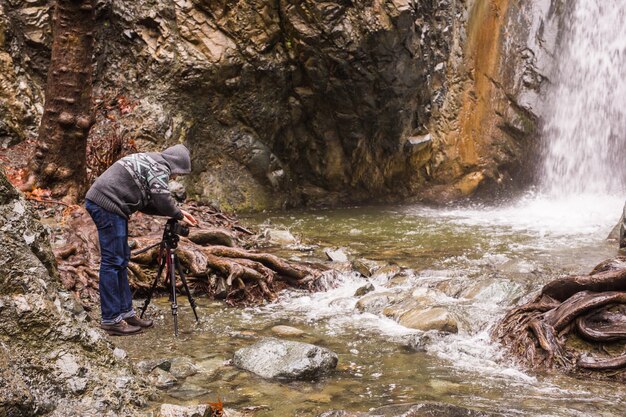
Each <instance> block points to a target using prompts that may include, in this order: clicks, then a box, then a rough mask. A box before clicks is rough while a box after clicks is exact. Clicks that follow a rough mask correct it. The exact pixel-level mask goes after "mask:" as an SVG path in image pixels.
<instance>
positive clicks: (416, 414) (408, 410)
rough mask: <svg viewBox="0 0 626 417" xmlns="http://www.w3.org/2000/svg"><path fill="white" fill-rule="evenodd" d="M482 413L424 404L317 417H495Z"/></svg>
mask: <svg viewBox="0 0 626 417" xmlns="http://www.w3.org/2000/svg"><path fill="white" fill-rule="evenodd" d="M497 415H499V414H491V413H486V412H482V411H475V410H470V409H468V408H463V407H458V406H456V405H451V404H444V403H437V402H423V403H418V404H402V405H388V406H384V407H381V408H377V409H375V410H372V411H370V412H366V413H359V412H351V411H343V410H339V411H327V412H325V413H322V414H318V415H317V417H422V416H423V417H431V416H432V417H495V416H497Z"/></svg>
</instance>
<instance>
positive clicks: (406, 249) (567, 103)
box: [118, 0, 626, 417]
mask: <svg viewBox="0 0 626 417" xmlns="http://www.w3.org/2000/svg"><path fill="white" fill-rule="evenodd" d="M625 19H626V2H624V1H623V0H606V1H582V0H581V1H578V2H577V3H576V6H575V7H574V9H573V11H572V14H571V16H570V22H571V27H570V28H569V29H568V30H567V31H566V33H565V34H564V36H563V39H562V42H561V43H562V44H561V51H560V58H559V64H560V65H559V68H557V69H556V74H554V75H553V77H552V78H551V80H552V87H551V90H550V91H549V92H548V95H547V96H548V102H547V106H546V108H547V110H546V115H545V121H546V123H545V127H544V131H543V137H544V139H545V150H544V151H545V163H544V165H543V168H542V175H541V176H542V178H543V181H542V183H541V184H540V185H539V187H538V191H537V192H536V194H532V193H529V194H528V195H526V196H525V197H523V198H521V199H520V200H518V201H516V202H513V203H510V204H503V205H499V206H495V207H488V206H465V207H451V208H436V209H435V208H428V207H423V206H405V207H400V206H396V207H366V208H349V209H341V210H326V211H314V212H310V211H303V212H291V213H277V214H276V213H274V214H268V215H258V216H255V217H252V218H248V219H246V221H247V222H248V223H249V224H250V225H252V226H257V227H259V228H264V227H268V228H286V229H289V230H290V231H291V232H292V233H293V234H295V235H296V236H298V237H299V238H300V239H301V241H300V242H299V244H296V245H293V246H292V247H291V248H283V249H279V250H278V252H279V253H280V254H281V255H282V256H285V257H287V258H291V259H297V260H318V261H319V260H321V259H324V257H325V255H324V253H323V250H324V249H325V248H329V247H334V248H343V250H344V252H345V253H346V254H348V256H349V257H350V258H351V259H359V258H365V259H368V260H372V261H376V262H378V263H379V264H380V265H383V266H384V265H388V264H390V263H394V264H396V265H398V266H399V267H389V266H386V267H383V268H384V269H383V271H387V273H379V274H375V275H374V276H373V277H372V278H371V279H369V280H368V279H366V278H364V277H362V276H360V275H359V274H358V273H354V272H350V271H348V270H346V272H345V273H343V274H342V275H341V277H340V282H338V283H337V285H336V286H335V287H334V288H332V289H330V290H328V291H326V292H320V293H306V292H288V293H284V294H282V296H281V298H280V300H279V301H278V302H276V303H273V304H269V305H265V306H261V307H256V308H246V309H234V308H228V307H225V306H224V305H223V304H221V303H218V302H210V301H207V300H202V299H201V300H199V304H200V307H199V313H200V317H201V320H200V324H199V325H195V323H194V322H193V320H191V318H192V315H191V312H190V309H189V307H188V306H187V303H186V300H184V299H181V301H180V306H181V308H180V310H179V311H180V314H181V325H180V327H181V329H182V334H181V337H179V338H178V339H177V338H175V337H174V336H173V334H172V333H173V332H172V331H171V326H172V323H171V315H170V314H169V303H168V301H167V300H166V299H161V300H157V302H156V304H157V305H158V306H159V307H161V310H160V312H161V313H160V314H161V315H160V317H158V318H157V328H156V329H154V330H150V331H147V332H145V333H144V334H142V335H139V336H135V337H133V338H122V339H124V340H120V341H119V342H118V343H119V344H120V345H121V346H122V347H123V348H125V349H126V350H127V351H128V352H129V354H130V356H131V357H132V358H134V359H147V358H163V357H176V356H186V357H189V358H191V359H192V360H193V361H194V363H196V364H197V365H198V366H199V367H200V369H201V372H200V373H198V374H197V375H195V376H192V377H189V378H187V379H186V380H185V382H184V383H183V384H182V385H179V386H176V387H175V388H172V389H170V390H169V391H167V392H165V394H164V398H162V400H163V401H165V402H173V403H181V404H192V403H206V402H213V401H216V400H217V398H218V396H219V398H221V399H222V400H223V401H224V403H225V404H226V406H227V407H231V408H243V407H248V406H250V407H258V406H262V405H265V406H267V408H265V409H261V410H259V411H258V413H257V415H258V416H260V417H262V416H273V417H276V416H312V415H316V414H317V413H319V412H322V411H326V410H331V409H348V410H358V411H366V410H368V409H370V408H374V407H379V406H382V405H386V404H392V403H393V404H397V403H410V402H418V401H422V400H435V401H441V402H446V403H452V404H457V405H461V406H466V407H470V408H474V409H481V410H487V411H492V412H496V413H501V414H503V415H511V416H623V415H624V414H625V412H624V408H623V407H624V406H623V399H624V398H626V387H624V386H623V385H619V384H613V383H609V382H595V381H590V380H582V379H573V378H569V377H564V376H559V375H557V374H538V373H533V372H529V371H527V370H524V369H520V368H518V367H516V366H515V365H514V364H513V363H512V362H511V358H509V357H507V356H506V355H505V354H504V353H503V349H502V348H501V347H500V346H499V345H497V344H496V343H494V342H493V341H492V340H491V338H490V331H491V330H492V329H493V328H494V326H495V325H496V323H497V322H498V320H500V319H501V318H502V317H503V315H504V314H505V313H506V312H507V311H508V310H509V309H511V308H512V307H513V306H515V305H516V304H517V303H519V302H521V301H523V300H525V299H527V298H528V297H532V296H533V295H534V294H536V292H537V291H538V290H539V289H540V288H541V287H542V286H543V285H544V284H545V283H547V282H549V281H550V280H552V279H554V278H557V277H561V276H563V275H566V274H586V273H589V272H590V270H591V269H592V268H593V267H594V266H595V265H596V264H597V263H599V262H601V261H603V260H605V259H607V258H610V257H613V256H615V255H616V254H617V243H616V242H615V241H607V240H606V237H607V235H608V234H609V232H610V231H611V229H612V228H613V226H614V225H615V224H616V223H617V222H618V220H619V217H620V214H621V211H622V206H623V203H624V196H625V194H624V184H625V179H626V165H625V164H624V159H625V154H626V152H625V147H626V145H625V143H626V142H624V133H625V132H624V126H625V125H624V123H625V121H626V116H625V113H624V112H625V109H626V82H625V80H626V65H624V59H625V58H624V53H625V51H626V25H624V24H623V22H624V20H625ZM400 267H402V268H400ZM394 268H395V269H394ZM400 269H401V271H399V270H400ZM398 272H400V273H399V274H398ZM368 282H371V283H372V284H373V285H374V287H375V290H374V292H373V293H371V294H374V296H375V295H376V294H387V295H390V296H393V297H404V298H406V299H410V298H411V297H413V298H415V299H420V297H422V296H424V295H425V294H436V296H435V297H434V298H432V297H431V304H432V305H433V306H437V307H441V308H442V309H445V310H446V311H448V312H449V313H450V314H451V315H452V316H453V317H454V318H455V320H456V322H457V327H458V332H457V333H451V334H450V333H448V334H440V333H432V332H431V333H432V334H431V333H427V334H424V333H422V332H420V331H416V330H412V329H410V328H407V327H404V326H401V325H400V324H398V322H396V321H395V320H393V319H392V318H390V317H387V316H386V315H385V314H384V311H382V312H381V311H377V312H361V311H359V310H358V309H357V308H356V304H357V301H358V300H359V298H360V297H357V296H355V295H354V294H355V291H356V290H357V289H358V288H360V287H362V286H364V285H365V284H367V283H368ZM428 291H431V293H429V292H428ZM368 296H370V297H371V296H372V295H368ZM388 315H390V314H388ZM390 316H391V315H390ZM278 324H287V325H291V326H294V327H297V328H300V329H302V330H304V331H305V332H306V333H305V335H304V336H302V337H300V338H297V340H301V341H304V342H309V343H314V344H317V345H321V346H325V347H328V348H330V349H331V350H333V351H335V352H336V353H337V354H338V356H339V365H338V367H337V370H336V371H335V372H334V373H332V374H331V375H329V376H328V377H325V378H323V379H321V380H319V381H317V382H292V383H287V382H276V381H265V380H263V379H261V378H258V377H255V376H253V375H251V374H249V373H247V372H244V371H240V370H238V369H236V368H234V367H232V366H230V365H229V364H228V362H227V361H228V360H229V359H231V358H232V356H233V353H234V352H235V350H237V349H239V348H240V347H243V346H248V345H250V344H252V343H254V342H255V341H256V340H258V338H259V337H262V336H272V331H271V328H272V327H273V326H275V325H278ZM411 341H412V343H413V344H414V345H415V344H416V343H417V344H418V345H419V346H420V351H416V350H415V349H411V348H409V347H407V346H408V345H410V344H411Z"/></svg>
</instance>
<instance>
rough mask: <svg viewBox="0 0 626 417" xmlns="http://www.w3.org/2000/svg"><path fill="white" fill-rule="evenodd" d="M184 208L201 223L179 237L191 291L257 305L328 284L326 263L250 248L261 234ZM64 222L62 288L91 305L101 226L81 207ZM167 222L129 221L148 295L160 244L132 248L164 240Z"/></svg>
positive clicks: (133, 274) (133, 268)
mask: <svg viewBox="0 0 626 417" xmlns="http://www.w3.org/2000/svg"><path fill="white" fill-rule="evenodd" d="M186 209H187V210H188V211H190V212H192V213H193V214H194V216H195V217H196V219H198V220H199V222H200V227H198V228H192V229H191V232H190V234H189V236H188V237H181V239H180V242H179V245H178V248H177V249H176V253H177V255H178V259H179V260H180V263H181V266H182V268H183V270H184V272H185V275H186V276H187V278H188V282H189V286H190V288H191V289H192V290H193V291H195V292H202V293H205V294H206V295H208V296H210V297H215V298H225V299H226V301H227V302H228V303H230V304H253V303H259V302H263V301H272V300H275V299H276V297H277V292H279V291H280V290H282V289H284V288H287V287H295V288H302V289H309V290H312V289H319V288H321V287H323V286H324V285H325V284H324V285H322V281H324V280H328V272H325V271H326V268H324V267H322V266H320V265H305V264H300V263H294V262H289V261H286V260H284V259H281V258H279V257H277V256H275V255H271V254H268V253H259V252H256V251H254V250H253V249H251V247H254V245H255V242H256V240H255V239H257V236H256V235H254V234H251V233H252V232H250V231H249V230H247V229H246V228H244V227H242V226H240V225H238V224H237V221H236V220H235V219H234V218H233V217H230V216H228V215H226V214H224V213H220V212H217V211H216V210H214V209H212V208H210V207H203V206H189V207H186ZM62 223H63V227H62V233H60V234H57V236H56V237H57V239H58V238H60V237H62V238H63V239H64V240H66V243H64V244H63V245H59V246H58V247H57V248H56V249H55V254H56V257H57V262H58V264H59V271H60V274H61V279H62V282H63V285H64V287H65V288H66V289H68V290H71V291H75V292H76V293H77V294H78V295H79V296H80V298H81V300H82V301H83V304H84V305H85V306H86V307H88V308H89V307H90V306H91V305H93V304H95V303H97V302H98V274H97V271H98V268H99V249H98V237H97V231H96V229H95V226H94V224H93V222H92V221H91V218H90V217H89V215H88V214H87V213H86V212H85V210H83V209H75V210H73V211H72V212H71V213H69V215H66V216H65V217H64V219H63V220H62ZM164 224H165V219H164V218H158V217H150V216H144V215H141V214H136V215H134V216H133V218H132V219H131V221H130V223H129V232H130V237H129V243H130V246H131V250H132V252H131V262H130V264H129V265H128V276H129V282H130V285H131V288H132V289H133V290H134V291H135V293H136V294H138V295H142V294H145V293H146V291H147V290H148V289H149V288H150V287H151V284H152V282H153V281H154V279H155V277H156V274H157V270H158V265H159V260H158V259H157V258H158V254H159V246H158V245H157V246H155V247H154V248H152V249H149V250H147V251H145V252H143V253H140V254H138V255H134V254H133V253H136V252H138V251H141V249H142V248H147V247H149V246H151V245H154V244H155V243H158V242H160V241H161V238H162V234H163V227H164ZM329 272H330V271H329ZM163 275H164V274H163ZM320 278H323V279H321V280H320ZM160 281H161V282H159V287H158V288H159V289H162V290H167V289H166V288H165V287H164V286H163V284H164V282H165V278H164V276H162V277H161V280H160ZM177 284H179V285H180V284H181V282H177Z"/></svg>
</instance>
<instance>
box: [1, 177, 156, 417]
mask: <svg viewBox="0 0 626 417" xmlns="http://www.w3.org/2000/svg"><path fill="white" fill-rule="evenodd" d="M0 241H1V242H2V245H0V415H2V416H6V415H8V416H13V417H18V416H68V415H76V416H78V415H83V416H87V415H101V416H134V415H137V413H138V408H137V406H138V405H142V404H145V403H146V401H147V398H148V395H149V394H150V392H151V391H150V390H149V388H148V385H147V383H145V382H144V381H143V380H141V379H138V378H137V377H136V376H135V375H134V374H133V371H132V369H131V367H130V364H129V363H128V362H127V361H126V360H125V359H124V358H123V355H117V356H116V355H114V349H113V347H112V346H111V344H110V343H108V342H107V341H106V340H105V339H104V337H103V335H102V333H101V332H100V331H98V330H96V329H95V328H94V326H93V325H92V324H89V323H87V322H85V320H86V318H85V317H86V315H84V314H78V315H76V313H75V311H76V310H77V309H80V303H78V302H77V301H76V300H75V299H74V297H73V296H72V295H70V294H68V293H64V292H63V291H62V289H61V286H60V282H59V277H58V273H57V270H56V264H55V261H54V256H53V254H52V251H51V249H50V246H49V242H48V234H47V232H46V230H45V229H44V227H43V226H42V225H41V224H40V223H39V222H38V221H37V220H36V219H35V216H34V214H33V213H32V211H31V210H30V208H29V207H28V203H27V202H26V200H25V199H24V198H23V197H22V196H21V195H20V194H19V193H18V192H17V191H16V190H15V189H14V188H13V187H12V186H11V184H10V183H9V182H8V181H7V179H6V177H5V176H4V174H3V173H2V172H0Z"/></svg>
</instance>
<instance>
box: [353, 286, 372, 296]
mask: <svg viewBox="0 0 626 417" xmlns="http://www.w3.org/2000/svg"><path fill="white" fill-rule="evenodd" d="M375 289H376V288H374V285H373V284H372V283H368V284H366V285H364V286H362V287H360V288H357V290H356V291H355V292H354V296H355V297H362V296H364V295H365V294H369V293H371V292H372V291H374V290H375Z"/></svg>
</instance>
